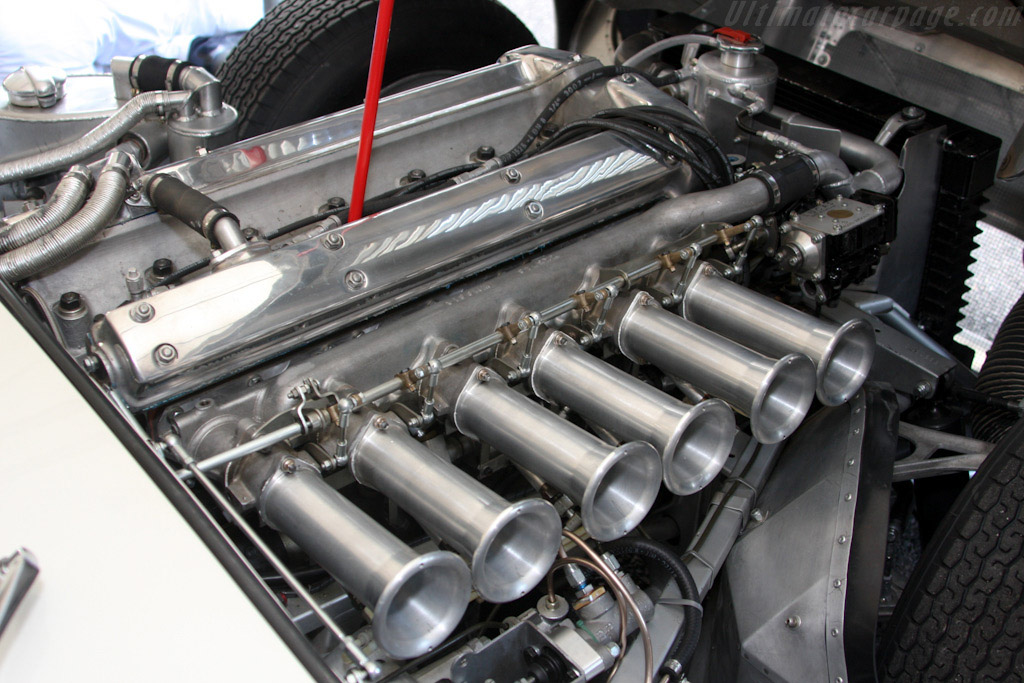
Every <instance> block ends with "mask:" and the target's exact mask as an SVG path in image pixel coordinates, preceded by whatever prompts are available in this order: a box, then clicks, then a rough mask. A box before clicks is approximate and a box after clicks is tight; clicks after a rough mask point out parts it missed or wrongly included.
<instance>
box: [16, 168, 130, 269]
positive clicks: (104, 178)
mask: <svg viewBox="0 0 1024 683" xmlns="http://www.w3.org/2000/svg"><path fill="white" fill-rule="evenodd" d="M134 163H135V162H134V160H133V159H132V158H131V157H130V156H129V155H127V154H125V153H124V152H121V151H119V150H115V151H113V152H111V153H110V154H109V155H107V163H106V164H105V165H104V166H103V170H102V171H100V177H99V180H97V181H96V189H95V190H94V191H93V193H92V196H91V197H90V198H89V201H87V202H86V203H85V206H83V207H82V209H81V210H80V211H79V212H78V213H76V214H75V215H74V216H72V217H71V218H70V219H68V220H67V221H66V222H64V223H63V224H62V225H60V226H58V227H56V228H54V229H53V230H52V231H51V232H49V233H47V234H45V235H43V236H42V237H40V238H39V239H37V240H35V241H34V242H30V243H29V244H26V245H25V246H23V247H18V248H17V249H15V250H13V251H10V252H8V253H6V254H3V255H0V277H3V278H4V279H5V280H7V281H8V282H14V281H16V280H21V279H23V278H26V277H28V276H29V275H34V274H36V273H38V272H39V271H41V270H46V269H47V268H52V267H53V266H55V265H57V264H59V263H61V262H62V261H64V260H65V259H67V258H68V257H70V256H71V255H73V254H74V253H75V252H77V251H78V250H79V249H81V248H82V247H83V246H85V245H86V243H88V242H89V240H91V239H92V238H93V237H94V236H95V235H96V234H97V233H98V232H99V231H100V230H102V229H103V228H105V227H106V226H107V223H109V222H110V221H111V220H112V219H113V218H114V217H115V216H116V215H117V212H118V211H120V209H121V204H122V203H123V202H124V197H125V191H126V190H127V188H128V181H129V177H130V174H131V166H132V164H134Z"/></svg>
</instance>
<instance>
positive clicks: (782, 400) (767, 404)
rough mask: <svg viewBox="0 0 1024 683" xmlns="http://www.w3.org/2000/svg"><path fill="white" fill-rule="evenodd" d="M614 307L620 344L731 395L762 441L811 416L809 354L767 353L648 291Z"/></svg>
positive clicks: (704, 387) (723, 394)
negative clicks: (671, 308) (673, 309)
mask: <svg viewBox="0 0 1024 683" xmlns="http://www.w3.org/2000/svg"><path fill="white" fill-rule="evenodd" d="M612 312H613V315H614V316H615V317H616V324H615V341H616V343H617V345H618V347H619V350H621V351H622V352H623V353H624V354H625V355H626V356H627V357H629V358H630V359H632V360H634V361H636V362H641V361H647V362H649V363H652V364H654V365H656V366H657V367H659V368H661V370H663V371H664V372H666V373H668V374H669V375H673V376H678V377H680V378H682V379H684V380H686V381H688V382H692V383H693V384H695V385H696V386H697V387H698V388H700V389H701V390H703V391H706V392H707V393H709V394H711V395H712V396H716V397H718V398H722V399H725V400H726V401H728V402H729V403H730V404H731V405H732V406H733V407H734V408H736V409H737V410H739V411H740V412H741V413H743V414H744V415H747V416H748V417H749V418H750V428H751V431H752V432H753V434H754V438H756V439H757V440H758V441H760V442H761V443H776V442H778V441H781V440H783V439H785V438H786V437H788V436H789V435H790V434H792V433H793V431H794V430H795V429H796V428H797V427H798V426H799V425H800V423H801V422H802V421H803V419H804V416H806V414H807V410H808V408H809V407H810V405H811V401H812V400H813V399H814V385H815V382H814V364H813V363H812V362H811V360H810V359H809V358H808V357H807V356H804V355H803V354H799V353H791V354H789V355H787V356H784V357H783V358H781V359H779V360H774V359H771V358H766V357H765V356H762V355H761V354H759V353H757V352H756V351H752V350H750V349H748V348H747V347H745V346H741V345H740V344H737V343H736V342H734V341H732V340H730V339H726V338H725V337H722V336H719V335H717V334H715V333H714V332H711V331H710V330H707V329H705V328H703V327H701V326H700V325H697V324H696V323H693V322H690V321H688V320H684V319H683V318H680V317H679V316H677V315H674V314H672V313H669V312H668V311H666V310H664V309H662V308H661V307H660V306H658V304H657V303H656V302H655V301H654V299H652V298H651V297H650V296H649V295H648V294H647V293H645V292H640V293H639V294H637V295H636V296H635V297H633V299H632V300H631V301H628V302H627V301H623V302H621V303H618V304H616V305H615V307H613V309H612Z"/></svg>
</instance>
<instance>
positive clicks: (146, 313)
mask: <svg viewBox="0 0 1024 683" xmlns="http://www.w3.org/2000/svg"><path fill="white" fill-rule="evenodd" d="M154 315H156V309H154V308H153V306H152V305H151V304H150V303H148V302H146V301H140V302H139V303H137V304H135V305H134V306H132V309H131V310H130V311H129V312H128V316H129V317H130V318H131V319H132V320H134V321H135V322H137V323H146V322H149V321H150V320H152V319H153V316H154Z"/></svg>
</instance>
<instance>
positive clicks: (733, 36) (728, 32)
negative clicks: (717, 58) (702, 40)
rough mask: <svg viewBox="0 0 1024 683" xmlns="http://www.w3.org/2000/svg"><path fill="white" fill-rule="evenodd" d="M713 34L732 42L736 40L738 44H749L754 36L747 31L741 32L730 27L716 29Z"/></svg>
mask: <svg viewBox="0 0 1024 683" xmlns="http://www.w3.org/2000/svg"><path fill="white" fill-rule="evenodd" d="M711 33H712V34H713V35H716V36H725V37H726V38H728V39H730V40H735V41H736V42H737V43H749V42H750V39H751V38H753V36H752V35H751V34H749V33H747V32H746V31H741V30H739V29H738V28H730V27H728V26H723V27H722V28H716V29H715V30H714V31H712V32H711Z"/></svg>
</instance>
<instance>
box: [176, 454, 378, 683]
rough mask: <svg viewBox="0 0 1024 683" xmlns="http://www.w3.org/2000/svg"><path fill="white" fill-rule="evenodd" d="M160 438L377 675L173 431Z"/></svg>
mask: <svg viewBox="0 0 1024 683" xmlns="http://www.w3.org/2000/svg"><path fill="white" fill-rule="evenodd" d="M162 440H163V442H164V444H166V445H167V447H168V448H169V449H170V450H171V452H173V453H174V455H175V456H176V457H177V458H178V459H179V460H180V461H181V463H182V464H183V465H184V466H185V467H186V468H187V469H188V470H189V471H190V472H191V473H192V474H193V476H195V478H196V479H197V480H198V481H199V483H200V484H201V485H202V487H203V488H204V489H206V491H207V493H209V494H210V496H211V497H212V498H213V499H214V501H216V503H217V505H218V506H219V507H220V508H221V510H223V511H224V513H225V514H226V515H227V516H228V517H230V518H231V521H232V522H234V524H235V526H237V527H238V528H239V529H240V530H241V531H242V533H243V534H245V536H246V538H248V539H249V541H250V542H251V543H252V544H253V545H254V546H255V547H256V549H257V550H259V551H260V553H262V554H263V556H264V557H265V558H266V559H267V561H268V562H270V565H271V566H272V567H273V568H274V570H275V571H276V572H277V573H278V575H279V576H280V577H281V578H283V579H284V581H285V583H287V584H288V586H289V588H291V589H292V590H293V591H295V593H296V595H298V596H299V597H300V598H301V599H303V600H304V601H305V602H306V604H307V605H309V608H310V609H311V610H312V611H313V613H314V614H316V616H317V618H319V619H320V621H321V622H322V623H323V625H324V626H325V627H326V628H327V630H328V631H330V632H331V633H332V634H333V635H334V637H335V638H337V639H338V642H340V643H341V644H342V645H344V646H345V649H346V650H347V651H348V653H349V654H350V655H352V659H353V660H355V662H356V664H358V665H359V666H360V667H362V669H363V670H364V671H365V672H366V673H367V674H368V675H369V677H370V679H371V680H373V679H375V678H377V677H378V676H379V675H380V667H379V666H378V665H377V664H376V663H375V662H373V661H372V660H371V659H370V658H369V657H367V656H366V654H365V653H364V652H363V651H362V649H361V648H360V647H359V645H358V644H356V642H355V641H354V640H353V639H352V638H351V637H350V636H349V635H348V634H347V633H345V632H344V631H343V630H341V628H340V627H339V626H338V624H337V623H335V621H334V619H332V618H331V616H330V615H329V614H327V612H325V611H324V609H323V607H321V606H320V603H319V602H317V601H316V599H315V598H314V597H313V596H312V595H310V594H309V591H307V590H306V586H305V585H304V584H303V583H302V582H301V581H299V580H298V579H297V578H296V577H295V575H294V574H292V573H291V571H290V570H289V569H288V566H287V565H285V563H284V562H282V561H281V560H280V559H279V558H278V557H277V554H276V553H274V551H273V550H271V549H270V546H268V545H267V543H266V541H264V540H263V538H262V537H261V536H260V535H259V534H257V533H256V531H255V530H254V529H253V528H252V527H251V526H249V523H248V522H246V521H245V517H243V516H242V514H241V513H240V512H239V511H238V510H236V509H235V506H233V505H232V504H231V503H230V502H229V501H228V499H227V498H225V497H224V494H223V493H221V492H220V489H218V488H217V487H216V486H214V484H213V482H212V481H210V479H209V478H208V477H207V476H206V475H205V474H204V473H203V471H202V470H201V469H199V467H198V464H197V463H196V461H195V459H194V458H193V457H192V455H191V454H190V453H189V452H188V451H187V450H185V447H184V445H182V443H181V440H180V439H178V437H177V435H175V434H166V435H165V436H164V437H163V438H162ZM268 590H269V588H268Z"/></svg>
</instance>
